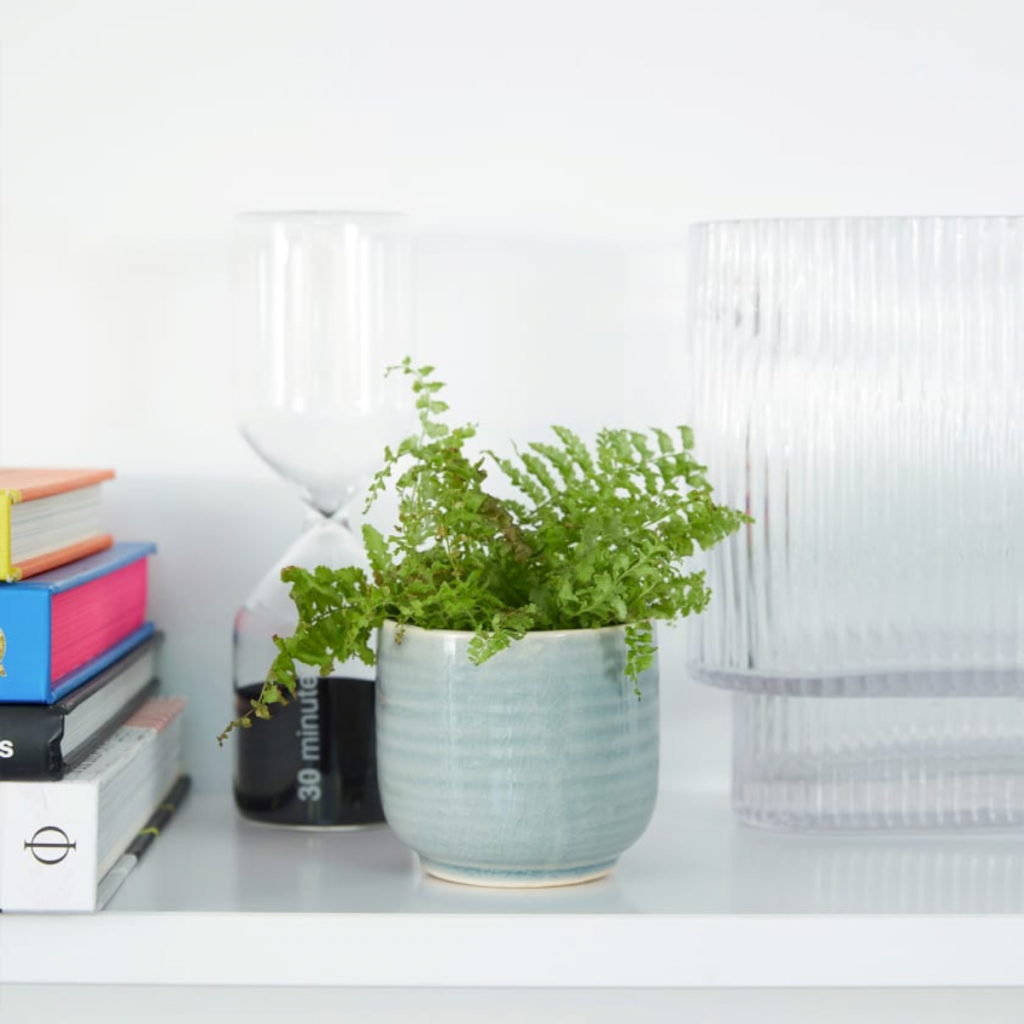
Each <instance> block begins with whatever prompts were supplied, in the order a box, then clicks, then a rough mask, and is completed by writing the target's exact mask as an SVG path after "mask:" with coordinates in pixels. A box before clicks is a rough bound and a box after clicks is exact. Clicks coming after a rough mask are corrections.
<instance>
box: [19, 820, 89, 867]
mask: <svg viewBox="0 0 1024 1024" xmlns="http://www.w3.org/2000/svg"><path fill="white" fill-rule="evenodd" d="M25 849H26V850H29V851H31V853H32V856H33V857H35V859H36V860H37V861H39V863H40V864H45V865H46V866H47V867H53V866H54V865H55V864H60V862H61V861H62V860H64V858H65V857H67V855H68V854H69V853H70V852H71V851H72V850H77V849H78V843H77V842H74V843H73V842H71V839H70V838H69V837H68V834H67V832H65V831H64V829H62V828H58V827H57V826H56V825H44V826H43V827H42V828H37V829H36V833H35V835H34V836H33V837H32V838H31V839H26V840H25Z"/></svg>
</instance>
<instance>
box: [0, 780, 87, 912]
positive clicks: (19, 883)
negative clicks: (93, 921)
mask: <svg viewBox="0 0 1024 1024" xmlns="http://www.w3.org/2000/svg"><path fill="white" fill-rule="evenodd" d="M98 822H99V786H98V784H96V783H92V782H67V783H65V782H62V783H60V784H56V785H55V784H54V783H52V782H5V783H4V784H3V786H2V787H0V910H3V911H11V910H65V911H74V910H94V909H95V907H96V890H97V885H98V883H99V878H98V877H97V876H98V865H99V857H98V839H99V836H98Z"/></svg>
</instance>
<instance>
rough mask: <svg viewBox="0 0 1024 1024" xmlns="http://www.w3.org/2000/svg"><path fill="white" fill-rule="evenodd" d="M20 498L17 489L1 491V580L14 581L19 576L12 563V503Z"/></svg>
mask: <svg viewBox="0 0 1024 1024" xmlns="http://www.w3.org/2000/svg"><path fill="white" fill-rule="evenodd" d="M20 500H21V495H20V494H19V493H18V492H17V491H0V582H6V583H13V582H14V581H15V580H16V579H17V578H18V573H17V571H16V570H15V568H14V566H13V565H12V564H11V505H13V504H14V503H15V502H16V501H20Z"/></svg>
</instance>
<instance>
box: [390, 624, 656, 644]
mask: <svg viewBox="0 0 1024 1024" xmlns="http://www.w3.org/2000/svg"><path fill="white" fill-rule="evenodd" d="M635 624H636V623H632V622H622V623H618V624H617V625H613V626H589V627H583V628H581V629H531V630H529V631H528V632H527V633H526V634H525V635H524V636H523V637H522V639H523V640H525V639H526V637H528V636H542V637H559V636H584V635H589V634H592V633H611V632H623V631H625V629H626V627H627V626H631V625H635ZM383 626H392V627H394V628H396V629H397V628H398V627H399V626H402V628H403V629H404V630H405V632H406V633H408V632H409V631H410V630H415V631H416V632H417V633H428V634H430V635H431V636H452V637H457V638H463V637H464V638H466V639H467V640H468V639H472V638H473V637H474V636H476V633H475V632H474V631H473V630H472V629H427V628H426V627H425V626H416V625H413V623H411V622H406V623H399V622H398V621H397V620H395V619H385V620H384V623H383ZM382 628H383V627H382ZM513 642H514V643H521V642H522V641H521V640H516V641H513Z"/></svg>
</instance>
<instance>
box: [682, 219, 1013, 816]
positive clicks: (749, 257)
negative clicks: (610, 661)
mask: <svg viewBox="0 0 1024 1024" xmlns="http://www.w3.org/2000/svg"><path fill="white" fill-rule="evenodd" d="M691 255H692V260H691V273H692V277H691V288H690V313H691V333H690V348H689V350H688V355H689V357H690V362H689V364H688V367H687V373H686V378H687V385H688V392H689V393H688V395H687V396H686V404H685V406H684V407H685V408H686V410H687V415H688V417H689V418H690V420H691V421H692V423H693V425H694V427H695V429H696V432H697V447H698V454H699V455H700V457H701V458H702V459H703V461H704V462H706V463H707V464H708V466H709V468H710V475H711V479H712V480H714V481H715V482H716V484H717V486H718V492H717V494H718V497H719V499H720V500H721V501H722V502H724V503H726V504H729V505H734V506H739V507H743V508H745V509H747V511H748V512H749V513H750V514H751V515H752V516H754V517H755V519H756V523H755V524H754V525H753V526H751V527H749V528H748V529H746V530H745V531H744V532H743V533H742V534H741V535H738V536H735V537H733V538H732V539H731V541H730V542H729V543H727V544H723V545H721V546H720V547H719V548H717V549H716V550H715V552H713V553H712V555H711V557H710V558H709V565H708V569H709V578H710V581H711V586H712V588H713V591H714V592H715V598H714V599H713V601H712V604H711V607H710V608H709V609H708V611H707V612H706V613H705V614H703V615H702V616H700V617H699V619H698V620H697V621H698V624H697V627H696V633H697V650H696V659H695V660H696V670H697V673H698V675H699V676H700V677H701V678H703V679H704V680H706V681H708V682H711V683H714V684H716V685H720V686H724V687H728V688H730V689H732V690H734V691H735V697H734V787H733V792H734V803H735V807H736V810H737V812H738V814H739V816H740V817H741V818H743V819H744V820H747V821H749V822H752V823H756V824H765V825H777V826H782V827H793V828H805V829H829V828H879V829H885V828H918V827H947V826H948V827H971V826H1004V827H1006V826H1011V827H1012V826H1022V825H1024V704H1021V698H1024V602H1022V593H1024V543H1022V541H1021V539H1020V533H1021V529H1022V524H1024V411H1022V397H1021V384H1022V382H1024V221H1022V220H1021V219H1019V218H1013V217H978V218H974V217H964V218H959V217H958V218H929V217H920V218H870V219H834V220H794V221H751V222H739V221H737V222H731V223H714V224H705V225H700V226H698V227H696V228H695V229H694V230H693V233H692V254H691Z"/></svg>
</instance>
